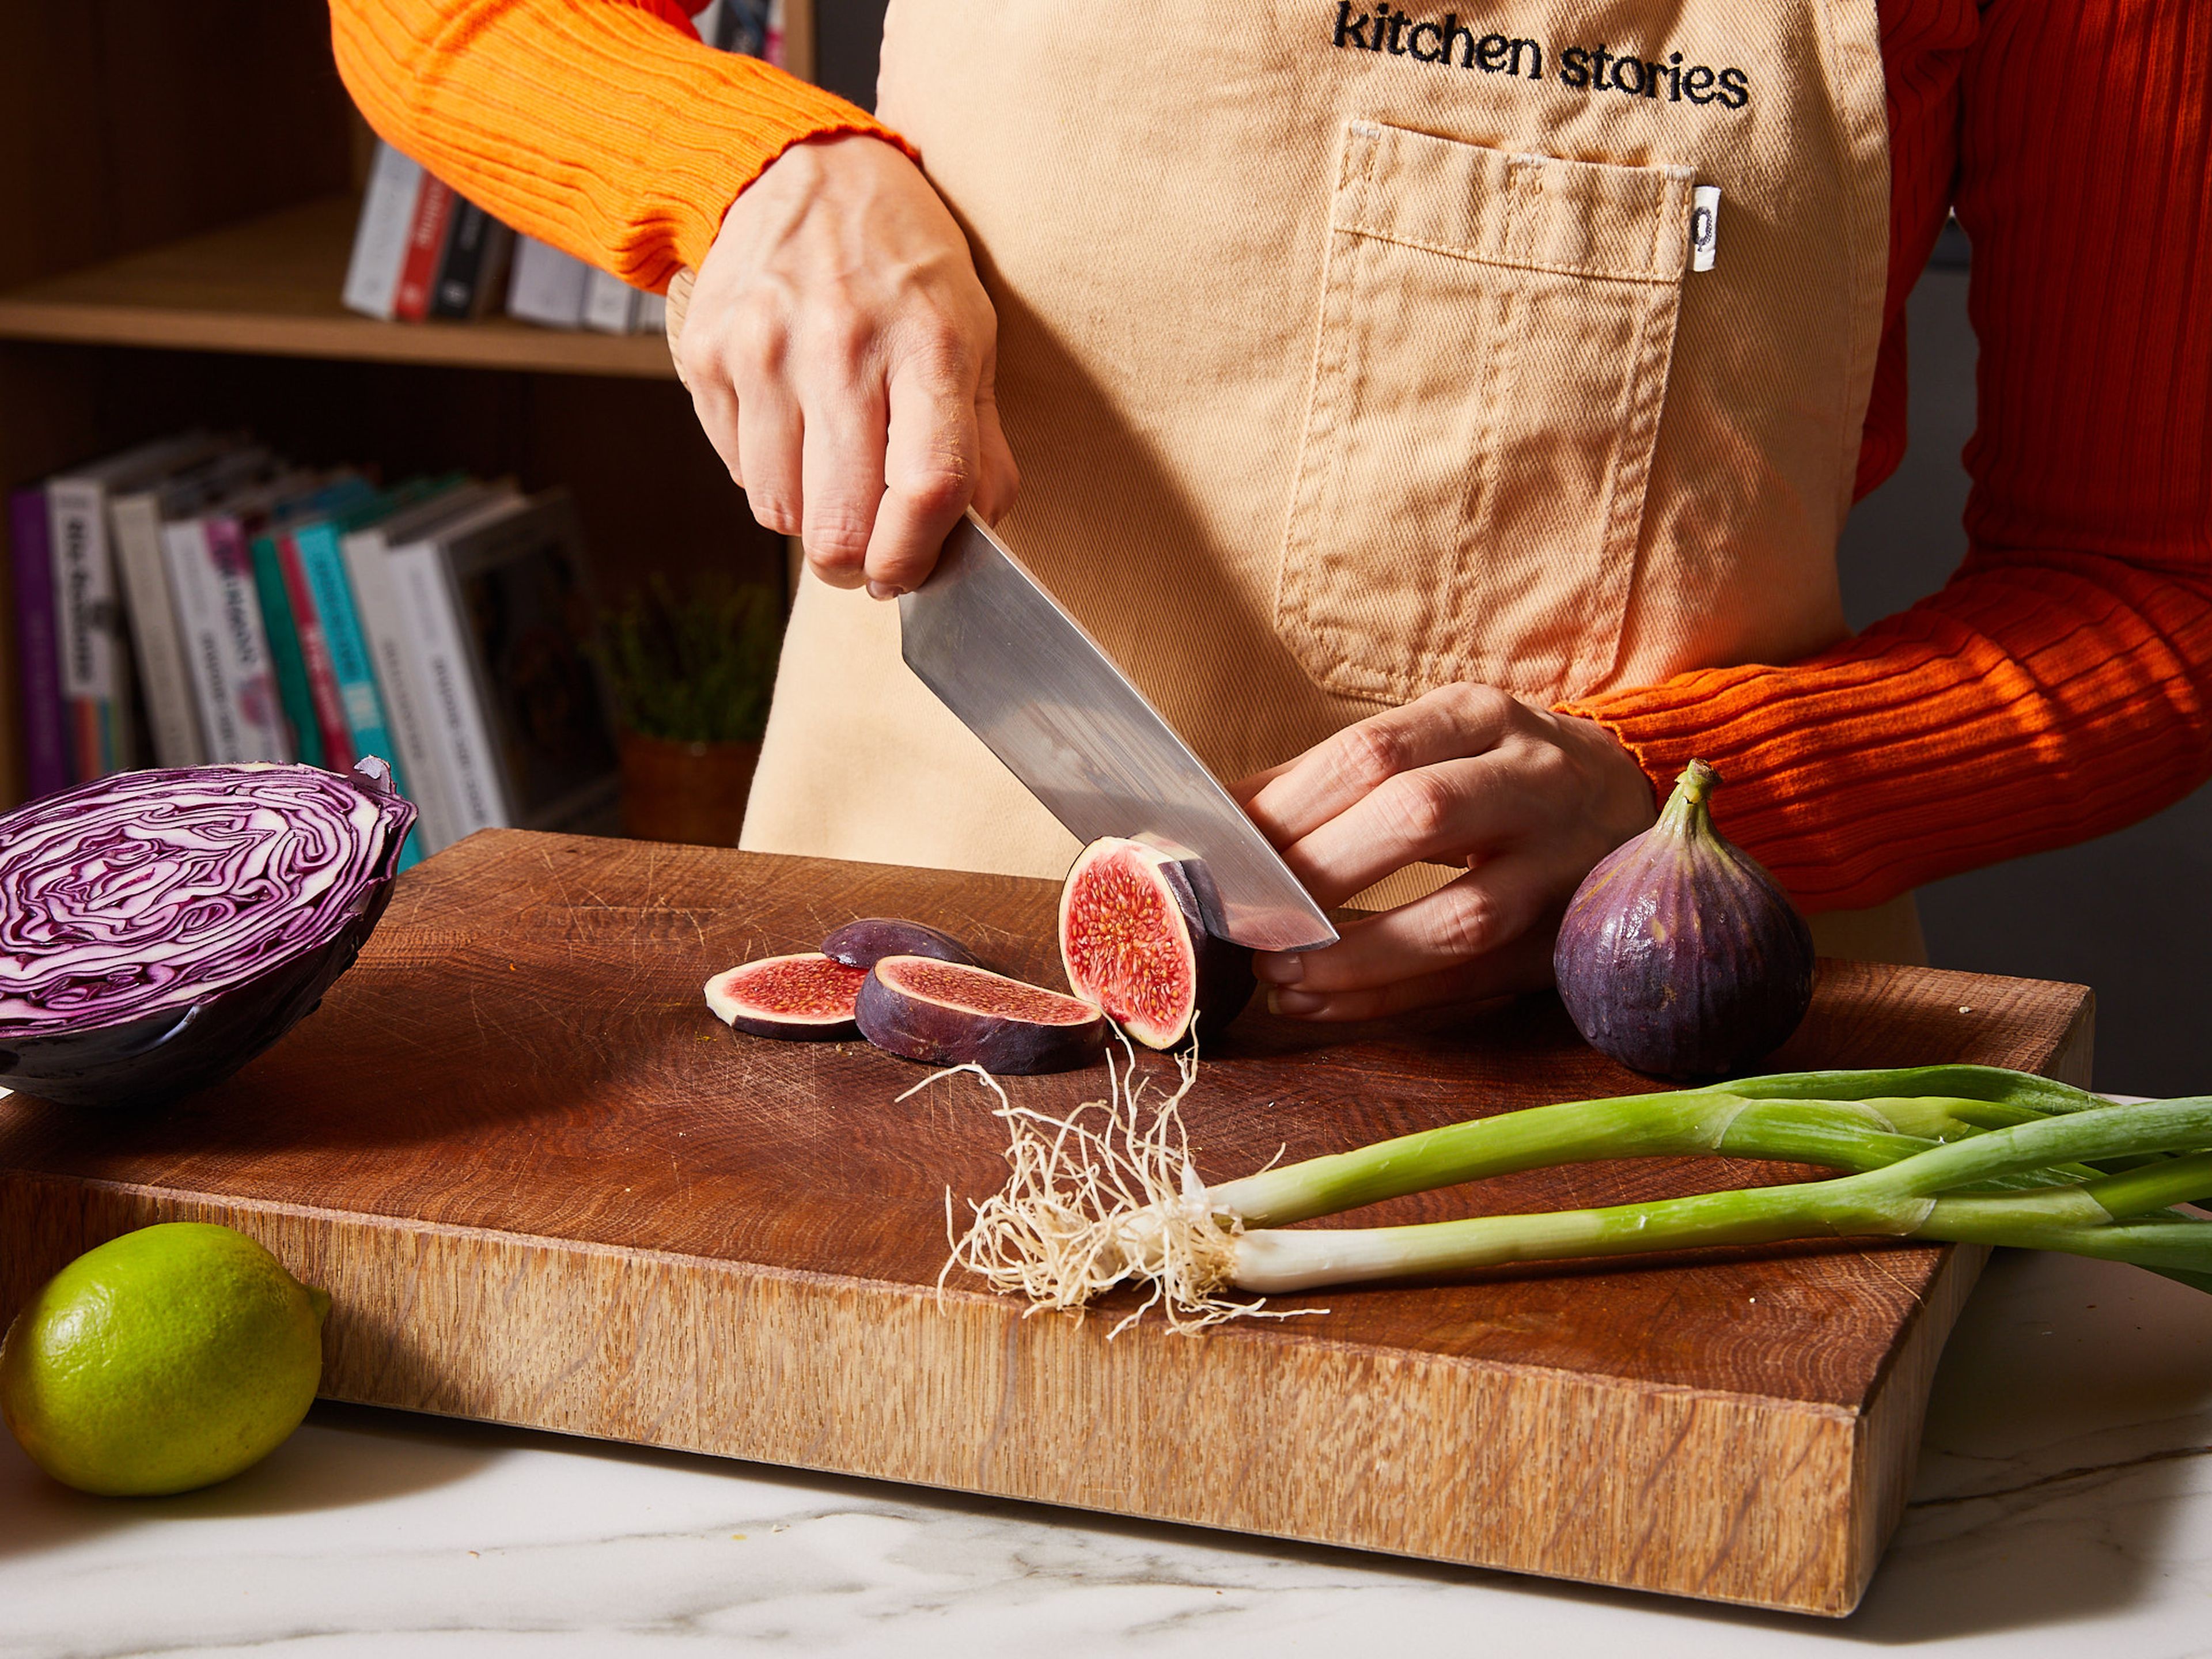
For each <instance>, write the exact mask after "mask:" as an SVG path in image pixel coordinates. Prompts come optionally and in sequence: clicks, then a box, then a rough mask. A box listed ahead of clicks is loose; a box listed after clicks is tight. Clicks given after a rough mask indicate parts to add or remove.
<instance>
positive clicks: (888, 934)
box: [822, 916, 983, 968]
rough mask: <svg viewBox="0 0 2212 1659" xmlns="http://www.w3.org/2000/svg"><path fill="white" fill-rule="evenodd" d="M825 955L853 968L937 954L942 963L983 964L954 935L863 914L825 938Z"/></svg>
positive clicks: (905, 922) (870, 966)
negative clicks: (887, 958) (884, 961)
mask: <svg viewBox="0 0 2212 1659" xmlns="http://www.w3.org/2000/svg"><path fill="white" fill-rule="evenodd" d="M822 954H823V956H825V957H830V958H832V959H833V960H835V961H838V962H842V963H845V964H846V965H847V966H848V967H850V968H872V967H874V966H875V965H876V964H877V963H879V962H881V961H882V960H883V959H884V957H936V958H937V960H938V961H939V962H964V963H967V964H968V965H969V967H970V968H981V966H982V965H983V964H982V963H980V962H978V961H976V959H975V952H974V951H970V950H969V948H968V947H967V946H966V945H963V944H962V943H961V942H960V941H959V940H958V939H955V938H953V937H952V935H951V934H950V933H945V932H944V931H943V930H942V929H939V928H936V927H928V926H926V925H925V924H923V923H921V922H919V921H902V920H901V919H900V918H898V917H896V916H863V917H862V918H861V919H860V921H848V922H847V923H846V924H845V925H844V926H843V927H840V928H839V929H838V930H837V931H836V933H832V934H830V935H829V938H828V939H823V941H822Z"/></svg>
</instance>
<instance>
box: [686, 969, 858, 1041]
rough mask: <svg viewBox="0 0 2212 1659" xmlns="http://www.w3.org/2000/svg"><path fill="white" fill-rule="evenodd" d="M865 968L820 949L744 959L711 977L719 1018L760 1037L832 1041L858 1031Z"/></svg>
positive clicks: (711, 998)
mask: <svg viewBox="0 0 2212 1659" xmlns="http://www.w3.org/2000/svg"><path fill="white" fill-rule="evenodd" d="M867 976H868V973H867V969H865V968H849V967H848V966H846V965H845V964H844V963H842V962H834V961H832V960H831V959H830V958H829V957H825V956H823V954H822V953H821V952H820V951H801V952H799V954H798V955H796V956H788V957H762V958H761V959H760V960H759V961H758V962H746V963H739V964H738V966H737V967H735V968H732V969H727V970H726V971H725V972H722V973H719V974H717V975H714V978H712V979H710V980H708V981H707V1006H708V1007H709V1008H711V1009H713V1010H714V1014H715V1017H716V1018H719V1019H721V1020H723V1021H725V1022H726V1023H727V1024H730V1025H732V1026H734V1027H736V1028H737V1029H738V1030H740V1031H750V1032H751V1033H752V1034H753V1035H754V1036H767V1037H785V1038H790V1039H795V1040H796V1041H799V1042H831V1041H834V1040H835V1039H836V1038H839V1037H851V1036H860V1026H859V1025H857V1024H854V1019H853V1003H854V999H855V998H857V997H858V996H859V995H860V981H862V980H864V979H866V978H867Z"/></svg>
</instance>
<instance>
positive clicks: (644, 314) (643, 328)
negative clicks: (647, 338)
mask: <svg viewBox="0 0 2212 1659" xmlns="http://www.w3.org/2000/svg"><path fill="white" fill-rule="evenodd" d="M630 331H631V332H632V333H635V334H665V333H667V332H668V296H667V295H665V294H641V295H638V296H637V315H636V317H635V319H632V321H631V324H630Z"/></svg>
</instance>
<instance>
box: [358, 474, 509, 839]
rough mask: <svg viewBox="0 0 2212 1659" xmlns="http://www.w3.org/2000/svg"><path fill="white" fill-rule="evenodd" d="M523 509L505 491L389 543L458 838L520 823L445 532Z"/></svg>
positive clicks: (426, 721)
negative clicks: (500, 762) (502, 770)
mask: <svg viewBox="0 0 2212 1659" xmlns="http://www.w3.org/2000/svg"><path fill="white" fill-rule="evenodd" d="M522 510H523V501H522V500H521V498H520V496H515V495H506V496H502V497H500V498H498V499H496V500H495V501H490V502H489V503H486V504H485V505H484V506H483V507H481V508H480V509H479V510H477V511H476V512H474V513H468V514H465V515H464V516H463V517H461V518H459V519H456V520H451V521H449V522H447V523H445V524H441V525H439V526H435V527H434V528H431V529H428V530H426V531H424V532H422V534H421V535H419V536H416V537H413V538H410V539H408V540H405V541H401V540H399V539H398V538H392V539H391V540H390V541H389V542H388V543H387V551H386V556H385V562H386V568H388V569H389V570H390V571H391V573H392V592H393V593H394V595H395V596H396V598H397V601H398V609H399V618H400V623H401V626H402V627H403V628H404V629H405V630H406V633H407V635H408V636H409V638H410V641H412V651H413V660H412V663H411V666H412V667H413V669H414V671H415V684H416V690H418V692H419V693H420V695H421V707H422V720H423V726H424V732H425V735H426V736H427V737H428V741H429V745H430V751H431V755H432V757H433V760H432V764H433V765H434V766H435V767H436V769H437V770H438V772H439V775H440V776H441V779H442V781H444V784H445V786H446V790H447V804H448V805H449V806H450V808H451V810H452V813H453V825H452V827H453V839H454V840H456V841H459V839H461V837H463V836H471V835H474V834H475V833H476V832H477V830H479V829H496V828H499V827H501V826H502V825H508V824H513V823H514V822H515V816H514V810H513V805H512V803H511V802H510V801H509V800H508V799H507V792H506V789H505V787H504V784H503V782H502V780H501V776H500V774H499V770H498V767H497V763H496V760H495V757H494V755H493V751H492V734H491V724H490V720H489V710H488V708H486V699H485V695H484V691H483V684H482V682H481V677H480V675H479V674H478V673H477V671H476V670H475V669H474V667H473V665H472V660H471V653H470V650H469V646H468V629H467V623H466V622H465V619H464V617H463V615H462V611H461V605H462V600H461V598H460V595H459V592H457V591H456V590H455V588H454V586H453V577H452V574H451V573H450V571H449V570H448V569H447V565H446V559H445V548H444V538H446V537H447V536H449V535H459V534H461V533H463V532H467V531H471V530H473V529H475V528H477V526H481V525H484V524H489V523H495V522H496V521H498V520H501V519H505V518H508V517H511V516H513V514H515V513H520V512H521V511H522Z"/></svg>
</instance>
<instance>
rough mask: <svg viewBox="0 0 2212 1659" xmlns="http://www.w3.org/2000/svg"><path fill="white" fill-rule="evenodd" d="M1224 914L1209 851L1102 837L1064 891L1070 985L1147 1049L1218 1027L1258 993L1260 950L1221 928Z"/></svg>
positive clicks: (1063, 958) (1081, 857)
mask: <svg viewBox="0 0 2212 1659" xmlns="http://www.w3.org/2000/svg"><path fill="white" fill-rule="evenodd" d="M1220 914H1221V906H1220V901H1219V900H1218V897H1217V896H1216V895H1215V891H1214V887H1213V882H1212V878H1211V877H1210V876H1208V875H1207V874H1206V865H1205V862H1204V860H1200V859H1199V858H1197V857H1196V856H1194V855H1193V854H1188V853H1184V852H1182V851H1181V850H1180V849H1178V848H1167V847H1163V846H1156V845H1154V844H1153V843H1152V842H1146V841H1129V840H1124V839H1123V838H1122V837H1121V836H1107V837H1105V838H1104V839H1103V840H1101V841H1094V842H1091V845H1090V846H1088V847H1086V848H1084V849H1083V851H1082V852H1081V853H1079V854H1077V855H1076V860H1075V866H1074V867H1073V869H1071V870H1070V871H1069V872H1067V881H1066V884H1065V885H1064V886H1062V887H1061V889H1060V963H1061V965H1062V966H1064V967H1065V968H1066V969H1067V983H1068V988H1069V989H1071V990H1073V992H1074V993H1075V994H1076V995H1077V996H1079V997H1080V998H1082V999H1083V1000H1085V1002H1091V1003H1095V1004H1097V1006H1099V1007H1100V1008H1101V1009H1103V1010H1104V1011H1105V1012H1106V1015H1107V1017H1108V1018H1110V1019H1112V1020H1113V1021H1114V1022H1115V1024H1118V1025H1119V1026H1120V1027H1121V1029H1122V1030H1124V1031H1127V1033H1128V1034H1129V1036H1130V1038H1131V1040H1132V1041H1133V1042H1141V1043H1143V1044H1145V1045H1146V1047H1147V1048H1174V1047H1175V1046H1176V1044H1177V1043H1179V1042H1182V1040H1183V1039H1184V1038H1186V1037H1188V1036H1190V1035H1191V1034H1192V1032H1193V1031H1195V1032H1197V1033H1198V1035H1199V1036H1206V1035H1208V1034H1209V1033H1211V1032H1212V1031H1215V1030H1219V1029H1220V1028H1221V1027H1223V1026H1225V1025H1226V1024H1229V1022H1230V1021H1231V1020H1232V1019H1234V1018H1237V1015H1238V1014H1240V1013H1242V1012H1244V1005H1245V1004H1246V1003H1247V1002H1249V1001H1250V1000H1252V952H1251V951H1249V949H1247V948H1246V947H1245V946H1243V945H1237V944H1235V943H1233V942H1231V940H1229V939H1223V938H1222V937H1221V936H1220V935H1219V934H1218V933H1215V932H1214V931H1213V928H1212V922H1213V921H1216V920H1218V918H1219V916H1220Z"/></svg>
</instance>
